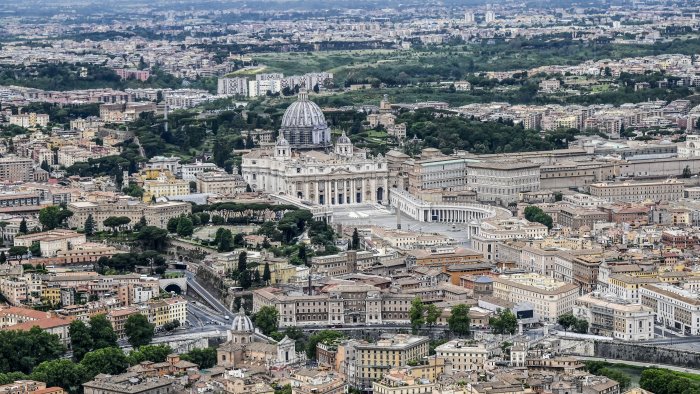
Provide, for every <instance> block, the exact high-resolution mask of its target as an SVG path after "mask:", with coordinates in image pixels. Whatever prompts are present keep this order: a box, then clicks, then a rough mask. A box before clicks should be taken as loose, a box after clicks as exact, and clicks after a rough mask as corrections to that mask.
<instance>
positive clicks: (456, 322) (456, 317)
mask: <svg viewBox="0 0 700 394" xmlns="http://www.w3.org/2000/svg"><path fill="white" fill-rule="evenodd" d="M447 325H448V327H449V328H450V331H451V332H453V333H454V334H456V335H457V336H459V337H465V336H468V335H469V331H470V326H469V325H470V321H469V307H468V306H467V305H465V304H459V305H455V306H453V307H452V311H451V312H450V317H449V318H448V319H447Z"/></svg>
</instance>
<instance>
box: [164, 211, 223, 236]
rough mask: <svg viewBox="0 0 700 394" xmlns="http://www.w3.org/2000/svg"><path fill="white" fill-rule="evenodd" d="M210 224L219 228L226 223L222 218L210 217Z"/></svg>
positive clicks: (217, 216) (218, 216)
mask: <svg viewBox="0 0 700 394" xmlns="http://www.w3.org/2000/svg"><path fill="white" fill-rule="evenodd" d="M211 222H212V223H214V224H215V225H217V226H221V225H222V224H224V223H226V220H225V219H224V218H223V216H220V215H214V216H212V217H211ZM172 232H174V231H172Z"/></svg>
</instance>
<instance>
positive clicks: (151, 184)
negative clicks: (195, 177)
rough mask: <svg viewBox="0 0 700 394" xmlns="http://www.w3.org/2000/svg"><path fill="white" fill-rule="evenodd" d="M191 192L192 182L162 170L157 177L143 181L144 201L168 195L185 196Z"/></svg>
mask: <svg viewBox="0 0 700 394" xmlns="http://www.w3.org/2000/svg"><path fill="white" fill-rule="evenodd" d="M186 194H190V183H189V182H188V181H186V180H184V179H177V178H175V176H173V175H172V174H170V173H168V172H165V171H163V172H160V173H159V174H158V177H157V178H155V179H146V180H144V181H143V201H146V202H150V201H151V200H152V199H153V198H158V197H166V196H184V195H186Z"/></svg>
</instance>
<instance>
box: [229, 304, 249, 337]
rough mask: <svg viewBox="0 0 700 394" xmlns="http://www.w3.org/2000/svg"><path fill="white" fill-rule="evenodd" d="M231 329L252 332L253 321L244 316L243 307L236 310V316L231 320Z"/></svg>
mask: <svg viewBox="0 0 700 394" xmlns="http://www.w3.org/2000/svg"><path fill="white" fill-rule="evenodd" d="M231 331H237V332H253V321H252V320H250V318H249V317H248V316H246V314H245V311H244V310H243V307H241V310H240V311H239V312H238V314H237V315H236V317H234V318H233V321H232V322H231Z"/></svg>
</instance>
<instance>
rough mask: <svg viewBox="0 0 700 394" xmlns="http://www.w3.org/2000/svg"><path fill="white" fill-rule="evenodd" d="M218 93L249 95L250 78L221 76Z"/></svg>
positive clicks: (222, 94) (217, 88)
mask: <svg viewBox="0 0 700 394" xmlns="http://www.w3.org/2000/svg"><path fill="white" fill-rule="evenodd" d="M216 94H217V95H219V96H247V95H248V80H247V79H246V78H240V77H239V78H219V80H218V81H217V87H216Z"/></svg>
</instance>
